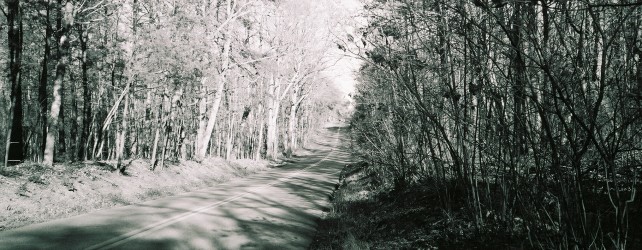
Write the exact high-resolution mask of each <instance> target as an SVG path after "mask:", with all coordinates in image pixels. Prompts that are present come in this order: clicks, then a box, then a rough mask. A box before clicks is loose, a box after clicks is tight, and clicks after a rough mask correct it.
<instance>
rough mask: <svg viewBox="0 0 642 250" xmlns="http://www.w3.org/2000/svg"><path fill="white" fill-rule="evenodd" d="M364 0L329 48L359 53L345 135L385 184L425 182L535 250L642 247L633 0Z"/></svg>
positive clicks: (641, 88) (640, 100)
mask: <svg viewBox="0 0 642 250" xmlns="http://www.w3.org/2000/svg"><path fill="white" fill-rule="evenodd" d="M365 8H366V15H367V19H368V25H367V26H365V27H363V28H362V29H361V30H360V31H359V32H358V34H350V35H348V38H347V39H345V42H344V43H342V44H340V45H339V47H340V48H342V49H346V50H349V51H351V52H354V54H355V55H358V56H360V57H362V58H363V59H365V60H366V61H367V63H366V64H365V65H364V66H363V67H362V68H361V69H360V78H361V79H360V83H359V84H358V85H357V94H356V96H355V100H356V103H357V106H356V110H355V115H354V117H353V120H352V127H353V137H354V139H355V142H356V145H357V148H358V150H359V152H360V153H361V154H363V156H364V157H365V158H366V159H368V160H369V161H371V162H373V163H374V164H375V166H377V167H378V168H377V169H378V171H379V173H381V174H382V176H384V178H385V179H386V180H388V181H389V182H390V184H391V186H393V187H394V188H396V189H404V188H406V187H409V186H410V184H413V183H415V182H417V181H419V180H431V181H430V182H428V183H431V184H430V185H434V187H435V190H437V192H438V195H439V197H440V206H441V207H442V208H443V210H444V211H445V212H446V213H453V212H459V211H460V210H459V208H460V206H461V207H463V209H464V210H461V211H463V213H464V214H465V215H466V216H468V218H470V220H471V221H473V222H474V227H476V228H478V229H480V230H499V231H502V232H505V233H506V235H518V236H520V237H522V239H524V241H525V242H528V245H530V246H531V247H534V248H545V249H548V248H558V247H562V248H564V249H566V248H579V249H589V248H602V247H605V248H615V249H625V248H631V247H635V246H637V247H640V243H639V239H640V238H642V237H641V233H640V230H639V229H640V227H639V225H638V224H639V221H640V219H641V217H640V215H641V211H640V210H641V208H642V205H641V203H640V199H639V197H637V196H636V191H639V189H640V185H639V181H640V174H641V172H642V169H641V168H640V166H641V165H640V159H641V158H642V157H641V156H640V152H641V151H640V150H641V149H642V133H640V132H641V129H642V120H641V118H642V50H641V49H642V40H641V39H642V28H641V27H642V6H640V4H638V3H636V2H635V1H602V0H590V1H553V0H533V1H510V0H509V1H504V0H502V1H494V0H493V1H488V0H475V1H463V0H459V1H445V0H388V1H381V0H378V1H369V2H368V3H367V4H366V5H365ZM460 201H463V203H460ZM489 228H491V229H489ZM635 239H637V241H635ZM636 242H637V243H636ZM636 244H637V245H636Z"/></svg>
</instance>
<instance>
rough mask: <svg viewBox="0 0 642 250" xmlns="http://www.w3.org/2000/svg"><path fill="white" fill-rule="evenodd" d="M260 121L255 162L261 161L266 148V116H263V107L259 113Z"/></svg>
mask: <svg viewBox="0 0 642 250" xmlns="http://www.w3.org/2000/svg"><path fill="white" fill-rule="evenodd" d="M258 114H259V115H258V116H257V117H258V119H259V127H258V129H259V139H258V141H257V142H256V146H255V147H254V150H255V151H254V160H257V161H258V160H260V159H261V152H262V151H263V148H264V143H263V141H264V136H265V116H262V114H263V105H260V106H259V112H258Z"/></svg>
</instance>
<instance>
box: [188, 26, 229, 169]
mask: <svg viewBox="0 0 642 250" xmlns="http://www.w3.org/2000/svg"><path fill="white" fill-rule="evenodd" d="M231 44H232V39H231V37H229V36H228V37H227V38H225V44H224V45H223V54H221V60H222V67H221V75H220V76H219V78H218V85H217V87H216V94H214V103H213V104H212V108H211V109H210V115H209V119H208V120H207V127H205V130H203V133H202V137H200V138H197V140H200V142H199V146H198V147H197V148H198V149H199V151H198V152H197V155H196V160H197V161H202V160H203V159H204V158H205V154H206V153H207V149H208V147H209V143H210V139H211V138H212V131H214V125H216V116H217V115H218V110H219V108H220V106H221V100H222V99H223V95H224V93H223V90H224V89H225V81H226V79H225V78H226V73H227V69H228V68H229V65H230V46H231ZM199 130H200V129H199Z"/></svg>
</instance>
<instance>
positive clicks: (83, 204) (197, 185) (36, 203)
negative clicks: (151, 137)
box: [0, 158, 268, 231]
mask: <svg viewBox="0 0 642 250" xmlns="http://www.w3.org/2000/svg"><path fill="white" fill-rule="evenodd" d="M115 165H116V164H115V162H78V163H69V164H56V165H54V166H53V167H48V166H44V165H41V164H37V163H24V164H20V165H16V166H12V167H8V168H0V231H3V230H8V229H12V228H18V227H22V226H26V225H29V224H34V223H40V222H45V221H50V220H54V219H60V218H67V217H71V216H74V215H78V214H83V213H88V212H91V211H95V210H99V209H104V208H110V207H115V206H123V205H129V204H134V203H140V202H143V201H147V200H153V199H158V198H161V197H166V196H171V195H175V194H179V193H184V192H189V191H193V190H197V189H201V188H204V187H209V186H212V185H214V184H218V183H223V182H226V181H228V180H230V179H233V178H236V177H242V176H247V175H250V174H253V173H257V172H260V171H265V170H267V169H268V162H267V161H254V160H234V161H226V160H223V159H220V158H212V159H207V160H205V161H203V162H202V163H197V162H193V161H186V162H180V163H178V162H177V163H174V164H169V165H168V166H166V167H165V168H163V169H156V170H155V171H151V170H150V169H149V166H150V164H149V162H148V161H147V160H134V161H132V162H131V163H130V164H129V166H128V167H127V170H126V172H125V173H126V174H125V175H123V174H120V173H119V172H118V171H116V169H115V167H114V166H115Z"/></svg>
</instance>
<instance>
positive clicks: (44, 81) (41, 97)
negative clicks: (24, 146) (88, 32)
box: [38, 1, 53, 159]
mask: <svg viewBox="0 0 642 250" xmlns="http://www.w3.org/2000/svg"><path fill="white" fill-rule="evenodd" d="M49 16H50V11H49V1H47V6H46V16H45V18H46V22H45V25H46V27H45V39H44V43H45V48H44V53H43V58H42V71H41V72H40V83H39V85H38V103H39V104H40V122H41V125H40V126H41V127H40V131H41V133H42V134H41V135H42V142H41V144H40V146H39V151H38V156H39V157H40V159H42V157H43V154H44V151H45V144H46V140H47V108H48V107H47V104H48V102H47V85H48V83H49V55H50V54H51V45H50V44H49V40H50V39H51V36H52V33H53V30H52V28H51V23H50V22H49Z"/></svg>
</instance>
